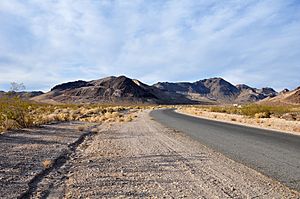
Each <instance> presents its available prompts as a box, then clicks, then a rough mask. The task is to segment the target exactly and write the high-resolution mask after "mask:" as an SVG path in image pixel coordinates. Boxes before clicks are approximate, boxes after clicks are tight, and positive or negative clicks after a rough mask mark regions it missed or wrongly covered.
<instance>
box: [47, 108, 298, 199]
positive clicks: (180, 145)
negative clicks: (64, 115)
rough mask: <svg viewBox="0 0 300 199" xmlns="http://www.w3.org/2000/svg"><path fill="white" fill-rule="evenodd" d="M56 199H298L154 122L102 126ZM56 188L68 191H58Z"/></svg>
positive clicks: (78, 155) (78, 157) (85, 145)
mask: <svg viewBox="0 0 300 199" xmlns="http://www.w3.org/2000/svg"><path fill="white" fill-rule="evenodd" d="M98 130H99V131H98V133H97V134H96V135H95V136H94V137H93V138H92V139H89V140H87V141H85V142H84V143H83V144H82V145H81V146H80V147H79V148H78V150H77V151H76V153H75V154H74V156H73V157H72V158H71V159H70V161H69V162H68V163H67V164H68V165H69V171H68V173H67V174H66V176H67V177H66V179H65V181H64V183H63V184H62V185H61V186H63V187H64V188H63V189H60V188H56V189H54V190H52V193H50V194H49V196H53V198H55V197H56V198H58V197H61V198H63V197H65V198H140V197H151V198H163V197H165V198H184V197H186V198H299V197H300V194H299V193H298V192H295V191H292V190H290V189H289V188H287V187H285V186H283V185H281V184H280V183H278V182H276V181H274V180H273V179H271V178H268V177H266V176H264V175H262V174H260V173H258V172H256V171H255V170H253V169H250V168H248V167H246V166H244V165H242V164H240V163H237V162H234V161H232V160H231V159H228V158H226V157H225V156H223V155H221V154H219V153H216V152H215V151H213V150H211V149H209V148H207V147H205V146H203V145H201V144H200V143H199V142H197V141H194V140H192V139H191V138H189V137H187V136H185V135H184V134H182V133H180V132H177V131H174V130H172V129H168V128H166V127H164V126H162V125H161V124H159V123H157V122H156V121H154V120H153V119H152V118H151V117H150V116H149V112H148V111H145V112H143V113H140V115H139V117H138V118H137V119H135V120H134V121H133V122H129V123H121V124H114V125H110V126H105V127H104V126H99V127H98ZM57 190H64V192H63V193H59V191H57Z"/></svg>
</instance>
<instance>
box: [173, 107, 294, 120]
mask: <svg viewBox="0 0 300 199" xmlns="http://www.w3.org/2000/svg"><path fill="white" fill-rule="evenodd" d="M179 108H180V109H186V110H187V109H188V110H189V111H190V112H194V113H195V114H197V113H198V114H199V112H201V111H208V112H217V113H227V114H237V115H243V116H247V117H250V118H271V117H278V118H282V117H285V116H287V115H291V116H293V115H294V116H295V117H294V118H290V119H291V120H297V119H300V118H297V116H298V115H299V116H300V106H267V105H258V104H248V105H236V106H229V105H226V106H180V107H179Z"/></svg>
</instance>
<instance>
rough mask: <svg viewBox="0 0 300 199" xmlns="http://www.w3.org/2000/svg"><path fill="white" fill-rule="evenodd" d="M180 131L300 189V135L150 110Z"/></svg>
mask: <svg viewBox="0 0 300 199" xmlns="http://www.w3.org/2000/svg"><path fill="white" fill-rule="evenodd" d="M150 115H151V117H153V118H154V119H155V120H157V121H158V122H160V123H162V124H163V125H165V126H167V127H170V128H173V129H176V130H178V131H181V132H183V133H185V134H187V135H189V136H191V137H192V138H194V139H196V140H198V141H200V142H201V143H202V144H204V145H206V146H208V147H210V148H212V149H214V150H216V151H218V152H221V153H222V154H224V155H226V156H227V157H229V158H231V159H233V160H235V161H238V162H241V163H243V164H245V165H247V166H249V167H251V168H253V169H255V170H257V171H259V172H261V173H263V174H265V175H267V176H269V177H271V178H274V179H276V180H278V181H280V182H281V183H283V184H285V185H287V186H288V187H290V188H293V189H295V190H298V191H299V190H300V136H297V135H292V134H286V133H280V132H275V131H271V130H264V129H259V128H251V127H246V126H241V125H234V124H229V123H224V122H218V121H213V120H208V119H201V118H196V117H192V116H188V115H184V114H180V113H177V112H175V111H174V110H173V109H162V110H155V111H152V112H151V113H150Z"/></svg>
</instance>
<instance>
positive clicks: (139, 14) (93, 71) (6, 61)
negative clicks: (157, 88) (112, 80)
mask: <svg viewBox="0 0 300 199" xmlns="http://www.w3.org/2000/svg"><path fill="white" fill-rule="evenodd" d="M0 27H1V28H0V90H6V89H8V88H9V83H10V82H12V81H16V82H23V83H24V84H25V85H26V87H27V89H28V90H44V91H47V90H49V89H50V88H51V87H52V86H54V85H55V84H58V83H62V82H66V81H72V80H78V79H83V80H91V79H99V78H102V77H105V76H110V75H121V74H124V75H126V76H129V77H131V78H137V79H140V80H141V81H143V82H146V83H148V84H152V83H155V82H157V81H195V80H199V79H203V78H209V77H215V76H217V77H223V78H225V79H226V80H228V81H230V82H232V83H234V84H237V83H245V84H249V85H250V86H254V87H263V86H270V87H274V88H275V89H278V90H280V89H283V88H285V87H287V88H290V89H293V88H295V87H297V86H300V3H299V0H295V1H292V0H260V1H257V0H248V1H246V0H229V1H219V0H216V1H214V0H176V1H175V0H174V1H167V0H165V1H163V0H147V1H140V0H121V1H117V0H111V1H105V0H101V1H100V0H99V1H97V0H77V1H76V0H70V1H69V0H59V1H58V0H55V1H54V0H53V1H50V0H49V1H47V0H43V1H40V0H32V1H26V0H20V1H17V0H1V1H0Z"/></svg>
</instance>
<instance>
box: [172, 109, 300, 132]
mask: <svg viewBox="0 0 300 199" xmlns="http://www.w3.org/2000/svg"><path fill="white" fill-rule="evenodd" d="M174 112H176V113H178V114H182V115H187V116H190V117H195V118H201V119H205V120H212V121H217V122H223V123H227V124H233V125H238V126H246V127H251V128H257V129H263V130H267V131H273V132H274V131H275V132H278V133H285V134H292V135H296V136H300V132H299V133H298V132H295V131H286V130H279V129H274V128H266V127H262V126H257V125H251V124H246V123H242V122H234V121H227V120H220V119H215V118H209V117H204V116H199V115H193V114H189V113H184V112H181V111H178V109H174Z"/></svg>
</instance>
